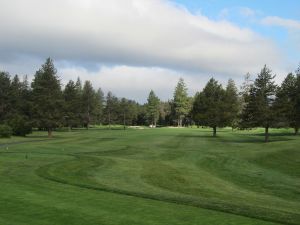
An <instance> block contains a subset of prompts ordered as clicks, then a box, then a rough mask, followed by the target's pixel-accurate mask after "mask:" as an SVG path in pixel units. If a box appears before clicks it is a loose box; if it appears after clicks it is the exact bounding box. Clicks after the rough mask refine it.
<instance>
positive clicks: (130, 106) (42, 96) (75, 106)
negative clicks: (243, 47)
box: [0, 58, 300, 142]
mask: <svg viewBox="0 0 300 225" xmlns="http://www.w3.org/2000/svg"><path fill="white" fill-rule="evenodd" d="M274 78H275V75H273V74H272V71H271V70H270V69H269V68H268V67H267V66H266V65H265V66H264V67H263V68H262V70H261V71H260V73H259V74H258V75H257V77H256V79H255V80H254V81H253V80H251V79H250V75H249V74H247V75H246V76H245V81H244V83H243V85H242V86H241V88H240V89H241V90H240V91H238V88H237V87H236V85H235V83H234V81H233V80H232V79H229V80H228V83H227V85H226V87H225V88H223V87H222V85H221V84H219V83H218V81H216V80H215V79H214V78H211V79H210V80H209V81H208V83H207V84H206V86H205V87H204V88H203V90H202V91H201V92H197V93H196V94H195V96H193V97H191V96H188V93H187V87H186V84H185V83H184V80H183V79H182V78H180V79H179V81H178V83H177V86H176V87H175V90H174V93H173V99H172V100H170V101H167V102H163V101H161V100H160V99H159V98H158V96H157V95H156V94H155V93H154V91H153V90H151V91H150V93H149V96H148V98H147V103H145V104H139V103H137V102H136V101H134V100H130V99H126V98H118V97H116V96H115V95H113V93H111V92H108V93H107V95H106V96H105V95H104V93H103V91H102V90H101V88H99V89H98V90H95V89H94V88H93V85H92V83H91V82H90V81H85V82H84V83H83V84H82V82H81V80H80V78H77V80H76V81H73V80H70V81H69V82H68V83H67V84H66V85H65V87H64V89H62V85H61V83H60V80H59V77H58V75H57V70H56V69H55V67H54V64H53V61H52V59H50V58H48V59H47V60H46V62H45V64H43V65H42V66H41V68H40V69H39V70H38V71H37V72H36V73H35V75H34V78H33V80H32V82H31V84H29V82H28V79H27V77H26V76H25V77H24V79H23V80H22V81H20V79H19V76H18V75H15V76H14V77H12V78H11V77H10V75H9V73H7V72H0V124H6V125H8V126H9V127H11V129H12V133H13V134H14V135H22V136H25V135H26V134H28V133H30V132H31V131H32V128H33V127H35V128H38V129H41V130H47V131H48V136H49V137H51V136H52V131H53V130H54V129H56V128H58V127H69V129H72V128H78V127H85V128H87V129H88V128H89V127H90V126H91V125H97V124H98V125H100V124H104V125H108V127H109V128H110V127H111V125H113V124H119V125H123V126H124V129H125V128H126V126H128V125H152V126H157V125H161V126H171V125H177V126H189V125H197V126H207V127H211V128H212V129H213V136H216V133H217V128H218V127H225V126H230V127H232V129H234V128H239V129H249V128H254V127H264V128H265V141H266V142H267V141H268V140H269V128H271V127H275V128H277V127H291V128H293V129H294V130H295V134H298V132H299V126H300V66H299V68H298V69H297V70H296V74H293V73H289V74H288V75H287V76H286V78H285V79H284V81H283V82H282V84H281V85H280V86H277V85H275V82H274ZM0 130H1V129H0ZM2 130H3V129H2Z"/></svg>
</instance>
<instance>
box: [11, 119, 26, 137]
mask: <svg viewBox="0 0 300 225" xmlns="http://www.w3.org/2000/svg"><path fill="white" fill-rule="evenodd" d="M9 125H10V126H11V128H12V132H13V135H16V136H26V134H30V133H31V132H32V127H31V124H30V123H29V122H27V121H26V119H24V118H23V117H22V116H19V115H16V116H15V117H14V118H13V119H11V120H10V121H9Z"/></svg>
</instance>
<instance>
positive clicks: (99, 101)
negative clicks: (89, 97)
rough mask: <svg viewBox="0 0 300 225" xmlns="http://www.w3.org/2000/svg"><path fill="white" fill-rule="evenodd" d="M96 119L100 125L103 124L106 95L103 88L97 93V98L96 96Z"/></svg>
mask: <svg viewBox="0 0 300 225" xmlns="http://www.w3.org/2000/svg"><path fill="white" fill-rule="evenodd" d="M95 98H96V99H95V111H94V113H95V118H96V121H97V123H98V124H101V123H102V121H103V118H102V117H103V110H104V93H103V91H102V90H101V88H99V89H98V90H97V92H96V96H95Z"/></svg>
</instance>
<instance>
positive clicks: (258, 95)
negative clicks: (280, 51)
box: [241, 65, 276, 142]
mask: <svg viewBox="0 0 300 225" xmlns="http://www.w3.org/2000/svg"><path fill="white" fill-rule="evenodd" d="M274 78H275V76H273V75H272V71H271V70H270V69H269V68H267V66H266V65H265V66H264V67H263V69H262V70H261V72H260V73H259V74H258V77H257V78H256V79H255V82H254V85H253V87H251V89H250V94H249V97H248V98H247V99H246V101H245V103H246V106H245V107H244V110H243V112H242V121H241V123H242V127H258V126H262V127H264V128H265V142H268V141H269V128H270V127H271V126H272V125H273V124H274V113H275V112H274V109H273V103H274V100H275V91H276V85H275V83H274Z"/></svg>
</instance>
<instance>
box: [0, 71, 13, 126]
mask: <svg viewBox="0 0 300 225" xmlns="http://www.w3.org/2000/svg"><path fill="white" fill-rule="evenodd" d="M10 83H11V82H10V75H9V73H6V72H1V71H0V123H4V122H5V121H6V120H7V117H8V116H9V114H10V110H11V108H12V107H11V101H10Z"/></svg>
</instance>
